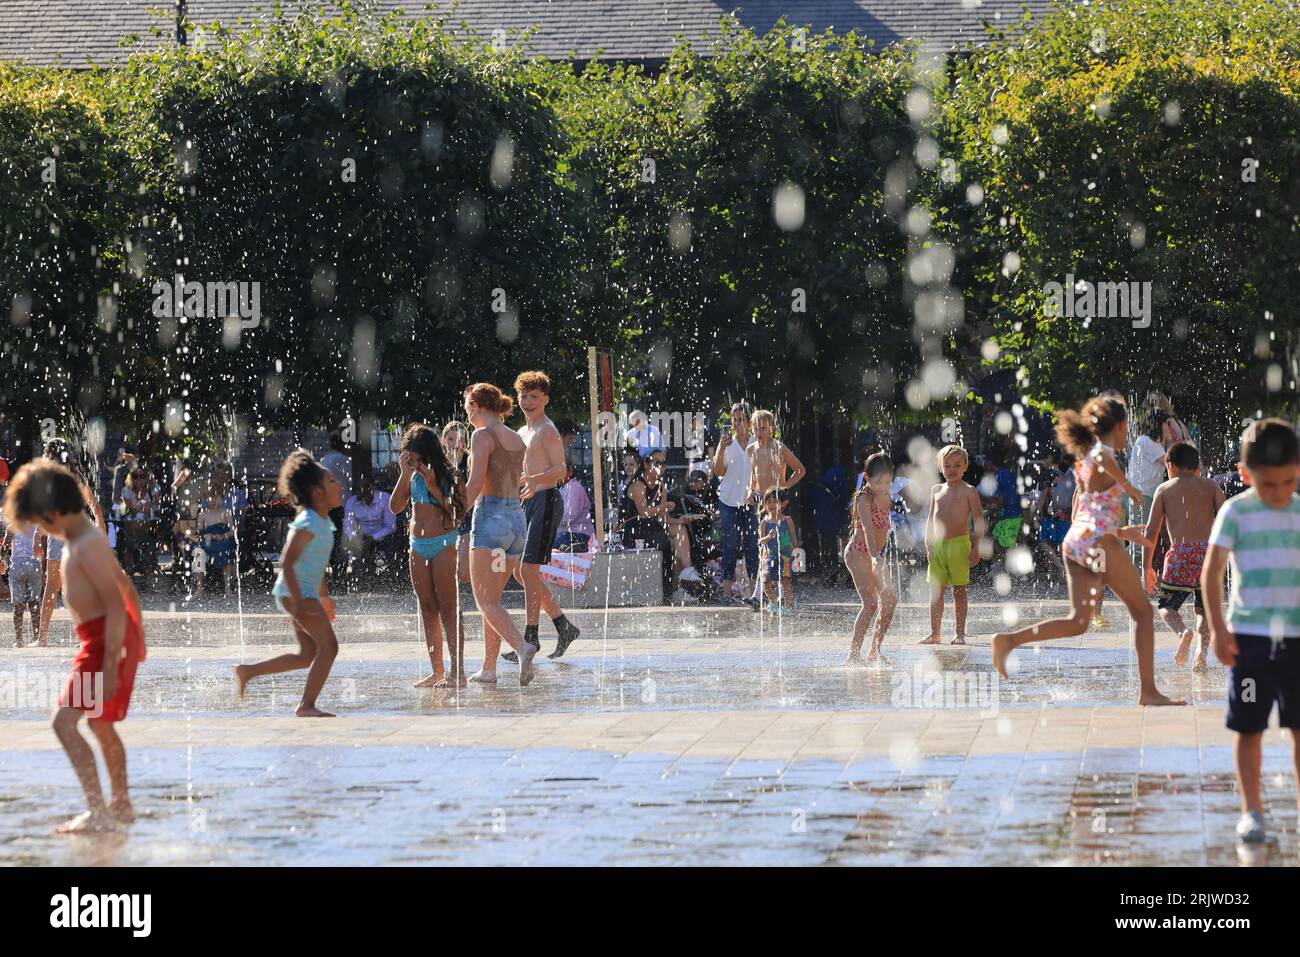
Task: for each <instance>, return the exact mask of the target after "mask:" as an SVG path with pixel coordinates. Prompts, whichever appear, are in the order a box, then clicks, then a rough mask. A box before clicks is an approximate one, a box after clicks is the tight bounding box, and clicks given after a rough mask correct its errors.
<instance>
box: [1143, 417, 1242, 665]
mask: <svg viewBox="0 0 1300 957" xmlns="http://www.w3.org/2000/svg"><path fill="white" fill-rule="evenodd" d="M1165 469H1166V471H1167V472H1168V473H1169V481H1167V482H1165V483H1163V484H1162V485H1161V486H1160V487H1159V488H1157V489H1156V493H1155V496H1154V497H1153V498H1152V500H1151V517H1150V518H1149V519H1148V520H1147V527H1146V531H1145V535H1146V537H1147V539H1149V540H1150V541H1153V542H1154V541H1158V540H1159V538H1160V527H1161V525H1167V526H1168V528H1169V542H1170V545H1169V550H1168V551H1167V552H1165V560H1164V567H1163V568H1162V569H1161V571H1160V577H1159V582H1158V583H1157V579H1156V570H1155V568H1154V567H1153V564H1152V562H1153V555H1154V551H1155V550H1154V549H1151V548H1144V549H1143V550H1142V556H1143V568H1144V570H1145V572H1146V586H1147V591H1152V592H1154V591H1156V590H1157V584H1158V587H1159V592H1158V595H1159V597H1158V598H1157V600H1156V607H1157V608H1159V609H1160V618H1161V620H1162V621H1163V622H1164V623H1165V624H1166V625H1168V626H1169V627H1170V628H1172V629H1173V630H1174V632H1175V633H1176V634H1177V635H1178V637H1179V641H1178V650H1177V651H1176V652H1174V664H1175V665H1176V666H1177V667H1179V668H1181V667H1182V666H1183V665H1185V664H1187V656H1188V654H1189V653H1190V651H1191V648H1192V630H1191V629H1190V628H1188V627H1187V624H1186V623H1185V622H1184V621H1183V616H1182V613H1181V612H1180V611H1179V609H1180V608H1182V606H1183V602H1185V601H1186V600H1187V596H1188V595H1192V596H1193V597H1194V598H1195V599H1196V631H1197V633H1198V634H1200V636H1201V642H1200V646H1199V647H1198V648H1197V650H1196V662H1195V663H1194V664H1193V665H1192V671H1194V672H1196V673H1197V674H1202V673H1204V672H1205V671H1206V670H1207V664H1206V655H1207V653H1208V652H1209V649H1210V623H1209V620H1208V618H1207V617H1206V614H1205V603H1204V601H1203V600H1202V598H1201V567H1202V565H1204V563H1205V553H1206V550H1207V549H1208V548H1209V544H1208V543H1209V538H1210V530H1211V529H1212V528H1214V517H1215V515H1217V514H1218V512H1219V508H1220V507H1221V506H1222V505H1223V503H1224V501H1225V496H1224V494H1223V489H1221V488H1219V483H1217V482H1215V481H1213V480H1212V479H1207V478H1201V456H1200V453H1199V452H1197V451H1196V446H1194V445H1191V444H1190V443H1188V442H1175V443H1174V444H1173V445H1172V446H1170V448H1169V451H1168V452H1167V453H1166V454H1165Z"/></svg>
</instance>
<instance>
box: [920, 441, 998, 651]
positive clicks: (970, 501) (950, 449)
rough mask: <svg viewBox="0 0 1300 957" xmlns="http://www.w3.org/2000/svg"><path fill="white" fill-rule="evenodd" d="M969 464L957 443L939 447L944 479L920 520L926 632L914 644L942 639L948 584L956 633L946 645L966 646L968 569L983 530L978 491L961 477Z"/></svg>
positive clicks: (974, 559) (977, 557)
mask: <svg viewBox="0 0 1300 957" xmlns="http://www.w3.org/2000/svg"><path fill="white" fill-rule="evenodd" d="M969 463H970V458H969V457H968V456H967V454H966V450H965V449H963V448H962V447H961V446H960V445H945V446H944V447H943V448H942V449H940V450H939V469H940V470H941V471H942V472H943V477H944V481H943V482H941V483H940V484H938V485H936V486H935V487H934V488H933V489H931V490H930V510H929V514H928V515H927V516H926V519H925V551H926V555H927V556H928V557H929V559H930V569H929V571H928V572H927V573H926V579H927V580H928V581H929V582H930V634H929V636H927V637H926V638H923V639H922V640H921V641H920V642H918V644H922V645H937V644H940V643H941V642H942V639H941V638H940V637H939V629H940V625H941V624H942V623H943V599H944V590H945V589H946V588H948V587H951V588H952V604H953V610H954V612H955V613H956V618H957V636H956V637H955V638H953V640H952V643H953V644H954V645H964V644H966V609H967V598H966V586H967V585H969V584H970V570H971V569H972V568H974V567H975V565H976V563H978V562H979V560H980V541H981V540H982V539H983V538H984V532H985V527H984V512H983V509H982V508H981V507H980V496H979V492H977V491H976V490H975V487H974V486H972V485H968V484H966V482H964V481H963V480H962V476H963V475H964V474H965V473H966V467H967V466H968V465H969ZM972 528H973V529H974V533H973V534H972V531H971V529H972Z"/></svg>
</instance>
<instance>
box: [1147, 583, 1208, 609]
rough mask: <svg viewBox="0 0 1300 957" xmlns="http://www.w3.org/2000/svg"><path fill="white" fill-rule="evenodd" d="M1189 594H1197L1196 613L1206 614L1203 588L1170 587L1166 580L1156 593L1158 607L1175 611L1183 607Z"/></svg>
mask: <svg viewBox="0 0 1300 957" xmlns="http://www.w3.org/2000/svg"><path fill="white" fill-rule="evenodd" d="M1188 595H1195V596H1196V613H1197V614H1198V615H1204V614H1205V600H1204V599H1203V598H1202V597H1201V590H1200V589H1199V588H1192V589H1190V590H1189V589H1185V588H1170V587H1169V586H1168V585H1166V584H1165V583H1164V582H1161V583H1160V591H1159V592H1157V594H1156V607H1157V608H1172V609H1173V610H1174V611H1177V610H1178V609H1179V608H1182V607H1183V602H1185V601H1187V596H1188Z"/></svg>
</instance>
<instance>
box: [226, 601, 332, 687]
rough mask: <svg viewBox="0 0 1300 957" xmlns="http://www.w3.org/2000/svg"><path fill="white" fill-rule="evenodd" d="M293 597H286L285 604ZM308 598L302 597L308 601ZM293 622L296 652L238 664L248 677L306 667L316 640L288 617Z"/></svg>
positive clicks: (314, 655) (258, 676) (312, 654)
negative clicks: (296, 645) (248, 663)
mask: <svg viewBox="0 0 1300 957" xmlns="http://www.w3.org/2000/svg"><path fill="white" fill-rule="evenodd" d="M292 600H293V599H291V598H286V599H285V600H284V601H285V604H286V605H287V604H288V603H289V602H291V601H292ZM308 600H309V599H303V601H308ZM290 621H291V622H292V624H293V633H294V637H295V638H297V639H298V653H297V654H294V655H277V656H276V657H274V658H268V659H266V660H265V661H256V662H254V663H253V664H251V665H240V666H239V667H240V668H242V669H243V671H244V673H245V674H246V675H248V677H249V679H252V678H260V677H261V676H262V675H278V674H280V673H281V672H284V671H297V670H298V669H300V668H306V667H308V666H309V665H310V664H311V663H312V661H314V660H315V658H316V641H315V639H314V638H312V636H311V635H310V634H309V633H308V632H307V631H305V630H304V629H303V627H302V626H301V625H300V624H298V622H296V621H293V619H290Z"/></svg>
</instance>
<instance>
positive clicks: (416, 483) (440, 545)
mask: <svg viewBox="0 0 1300 957" xmlns="http://www.w3.org/2000/svg"><path fill="white" fill-rule="evenodd" d="M417 504H419V505H437V504H438V500H437V499H435V498H434V497H433V496H432V495H430V494H429V486H427V485H425V484H424V479H423V477H421V476H420V475H419V473H416V474H415V475H412V476H411V506H412V508H411V511H412V512H414V511H415V508H414V507H415V506H416V505H417ZM459 535H460V532H459V531H457V530H452V531H450V532H447V533H446V534H445V535H439V536H438V537H437V538H416V537H415V536H414V535H413V536H411V551H413V552H414V553H415V554H417V555H419V556H420V557H421V558H423V559H424V560H425V561H426V562H431V561H433V560H434V559H435V558H437V557H438V553H439V552H441V551H442V550H443V549H444V548H447V547H448V546H451V545H455V544H456V539H457V537H459Z"/></svg>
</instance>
